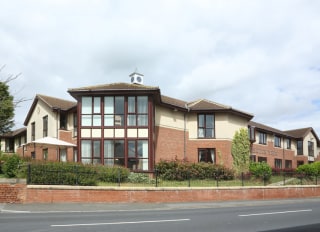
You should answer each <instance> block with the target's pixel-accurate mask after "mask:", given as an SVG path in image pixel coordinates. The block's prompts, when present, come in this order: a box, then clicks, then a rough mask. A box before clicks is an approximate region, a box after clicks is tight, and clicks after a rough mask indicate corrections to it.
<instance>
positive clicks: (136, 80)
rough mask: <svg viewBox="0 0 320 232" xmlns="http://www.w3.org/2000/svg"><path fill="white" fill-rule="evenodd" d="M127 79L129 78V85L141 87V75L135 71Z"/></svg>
mask: <svg viewBox="0 0 320 232" xmlns="http://www.w3.org/2000/svg"><path fill="white" fill-rule="evenodd" d="M129 77H130V78H131V84H138V85H143V74H140V73H138V70H137V69H136V70H135V71H134V72H133V73H131V74H130V75H129Z"/></svg>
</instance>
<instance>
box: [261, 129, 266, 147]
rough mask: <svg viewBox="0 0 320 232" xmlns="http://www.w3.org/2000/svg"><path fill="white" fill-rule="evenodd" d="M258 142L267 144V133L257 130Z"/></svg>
mask: <svg viewBox="0 0 320 232" xmlns="http://www.w3.org/2000/svg"><path fill="white" fill-rule="evenodd" d="M259 144H264V145H266V144H267V134H266V133H263V132H259Z"/></svg>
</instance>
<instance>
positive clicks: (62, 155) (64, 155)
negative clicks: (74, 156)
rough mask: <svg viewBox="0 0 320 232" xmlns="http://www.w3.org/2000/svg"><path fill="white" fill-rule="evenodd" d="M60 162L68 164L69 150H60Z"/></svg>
mask: <svg viewBox="0 0 320 232" xmlns="http://www.w3.org/2000/svg"><path fill="white" fill-rule="evenodd" d="M59 160H60V162H67V149H60V157H59Z"/></svg>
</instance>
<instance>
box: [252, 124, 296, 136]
mask: <svg viewBox="0 0 320 232" xmlns="http://www.w3.org/2000/svg"><path fill="white" fill-rule="evenodd" d="M248 125H249V126H252V127H256V128H258V129H260V130H263V131H266V132H271V133H274V134H278V135H284V136H287V137H294V136H292V135H290V134H288V133H286V132H285V131H281V130H278V129H276V128H273V127H270V126H267V125H264V124H261V123H257V122H254V121H250V122H249V123H248Z"/></svg>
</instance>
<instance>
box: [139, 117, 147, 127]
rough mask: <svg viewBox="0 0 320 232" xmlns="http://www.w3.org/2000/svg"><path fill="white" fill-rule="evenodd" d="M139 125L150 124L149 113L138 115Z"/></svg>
mask: <svg viewBox="0 0 320 232" xmlns="http://www.w3.org/2000/svg"><path fill="white" fill-rule="evenodd" d="M138 126H148V115H138Z"/></svg>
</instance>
